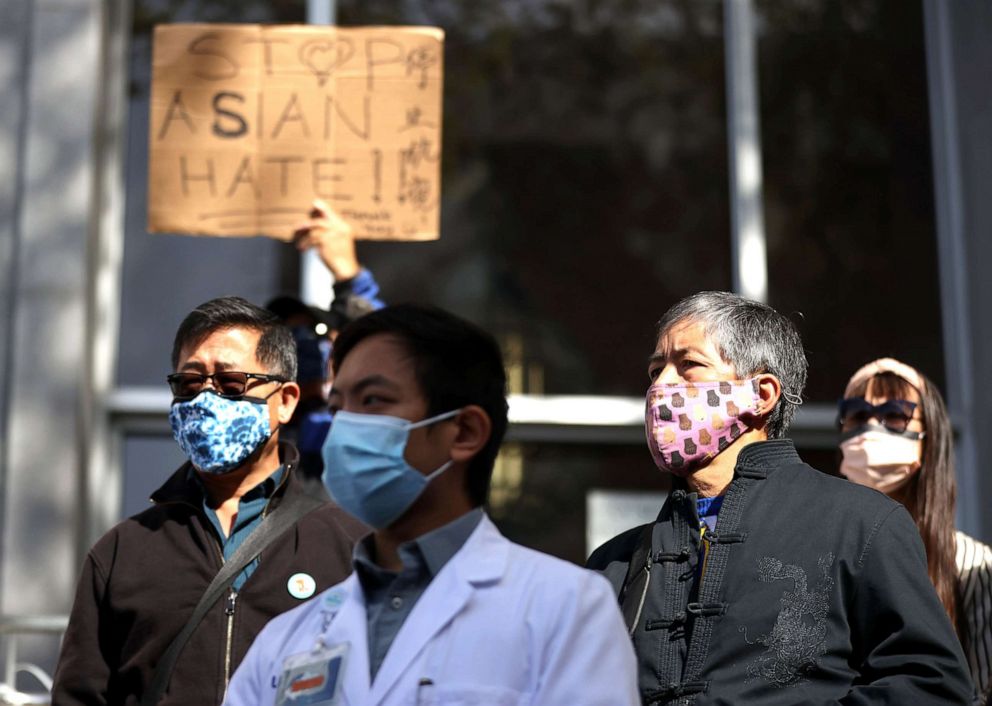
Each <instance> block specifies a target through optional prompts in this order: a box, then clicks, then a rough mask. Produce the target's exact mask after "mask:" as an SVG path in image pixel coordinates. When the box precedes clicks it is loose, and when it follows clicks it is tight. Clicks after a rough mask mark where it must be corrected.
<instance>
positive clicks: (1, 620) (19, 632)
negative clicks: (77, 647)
mask: <svg viewBox="0 0 992 706" xmlns="http://www.w3.org/2000/svg"><path fill="white" fill-rule="evenodd" d="M68 624H69V616H67V615H6V616H0V643H2V648H3V654H4V668H3V682H0V706H21V705H22V704H49V703H51V690H52V677H51V676H50V675H49V674H48V673H47V672H46V671H45V670H44V669H42V668H41V667H39V666H38V665H36V664H31V663H30V662H19V661H18V649H17V648H18V645H17V642H18V640H19V638H21V637H24V636H27V635H59V636H61V635H62V633H64V632H65V629H66V626H67V625H68ZM21 673H23V674H29V675H31V676H32V677H34V679H35V680H36V681H37V682H38V685H39V686H40V687H41V688H42V689H44V691H38V692H25V691H19V690H18V689H17V675H18V674H21Z"/></svg>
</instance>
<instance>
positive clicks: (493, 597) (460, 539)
mask: <svg viewBox="0 0 992 706" xmlns="http://www.w3.org/2000/svg"><path fill="white" fill-rule="evenodd" d="M333 365H334V373H335V376H334V387H333V389H332V391H331V395H330V400H331V408H332V410H333V412H334V423H333V425H332V427H331V432H330V434H329V435H328V437H327V441H326V442H325V444H324V449H323V452H324V459H325V466H326V468H327V470H326V471H325V482H326V484H327V486H328V489H329V490H330V492H331V494H332V495H333V496H334V497H335V499H336V500H337V501H338V502H339V503H340V504H341V506H342V507H343V508H344V509H345V510H347V511H348V512H350V513H352V514H353V515H354V516H355V517H356V518H358V519H361V520H362V521H363V522H365V523H366V524H369V525H371V526H372V527H373V528H374V530H375V531H374V532H373V533H372V534H370V535H368V536H366V537H365V538H364V539H362V540H361V541H360V542H359V543H358V544H357V545H356V547H355V552H354V558H353V565H354V568H355V571H354V573H353V574H352V575H351V576H350V577H349V578H348V579H346V580H345V581H343V582H341V583H339V584H338V585H336V586H334V587H332V588H330V589H328V590H327V591H325V592H323V593H322V594H320V595H318V596H316V597H315V598H314V599H313V600H312V601H310V602H308V603H306V604H305V605H303V606H300V607H299V608H298V609H296V610H293V611H291V612H289V613H286V614H284V615H282V616H279V617H278V618H276V619H275V620H273V621H272V622H271V623H269V624H268V625H267V626H266V627H265V629H264V630H263V631H262V632H261V634H260V635H259V636H258V638H257V639H256V640H255V643H254V644H253V645H252V647H251V649H250V650H249V651H248V654H247V656H246V657H245V660H244V661H243V662H242V665H241V667H240V668H239V669H238V671H237V672H236V673H235V675H234V678H233V679H232V680H231V686H230V689H229V690H228V694H227V699H226V700H225V704H226V705H227V706H259V705H264V706H273V705H276V704H277V705H278V706H286V705H288V704H302V703H313V704H316V703H321V704H338V703H342V704H344V703H347V704H362V705H363V706H375V705H383V706H385V705H387V704H414V703H425V704H426V703H450V704H468V703H472V704H524V703H527V704H540V705H541V706H557V705H561V706H565V705H566V704H567V705H568V706H572V705H574V704H583V705H585V706H594V705H599V706H634V705H635V704H640V699H639V696H638V694H637V686H636V675H635V664H634V654H633V650H632V648H631V643H630V639H629V638H628V637H627V634H626V632H625V630H624V628H623V622H622V620H621V617H620V613H619V611H618V609H617V606H616V602H615V600H614V599H613V597H612V595H611V592H610V587H609V584H608V583H607V582H606V581H605V580H604V579H603V578H602V577H600V576H597V575H596V574H594V573H593V572H590V571H586V570H584V569H580V568H578V567H576V566H573V565H571V564H568V563H566V562H564V561H561V560H558V559H554V558H552V557H549V556H546V555H544V554H541V553H539V552H535V551H532V550H529V549H525V548H524V547H521V546H518V545H516V544H514V543H512V542H510V541H508V540H507V539H505V538H504V537H503V536H502V535H501V534H500V533H499V531H498V530H497V529H496V527H495V526H494V525H493V524H492V522H491V521H490V520H489V518H488V517H487V516H486V514H485V512H484V511H483V509H482V505H483V504H484V503H485V500H486V496H487V494H488V490H489V482H490V477H491V475H492V470H493V464H494V462H495V459H496V454H497V452H498V450H499V445H500V442H501V440H502V438H503V434H504V432H505V430H506V426H507V403H506V374H505V372H504V369H503V362H502V358H501V355H500V352H499V346H498V345H497V344H496V342H495V340H494V339H493V338H492V337H491V336H490V335H488V334H487V333H485V332H483V331H481V330H480V329H478V328H476V327H475V326H473V325H471V324H469V323H468V322H466V321H463V320H461V319H459V318H457V317H455V316H453V315H451V314H448V313H446V312H443V311H440V310H437V309H429V308H423V307H418V306H412V305H404V306H392V307H386V308H384V309H381V310H379V311H376V312H373V313H371V314H368V315H366V316H364V317H362V318H361V319H358V320H357V321H355V322H354V323H352V324H351V325H349V326H348V327H347V328H345V329H344V330H343V331H342V332H341V334H340V336H338V338H337V341H336V342H335V346H334V353H333Z"/></svg>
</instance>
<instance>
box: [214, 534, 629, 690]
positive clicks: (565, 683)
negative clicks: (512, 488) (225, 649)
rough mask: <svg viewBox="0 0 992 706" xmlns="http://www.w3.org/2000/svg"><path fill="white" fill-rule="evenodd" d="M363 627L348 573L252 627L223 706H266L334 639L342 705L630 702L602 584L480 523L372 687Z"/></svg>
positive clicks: (619, 627) (617, 629)
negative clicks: (341, 655)
mask: <svg viewBox="0 0 992 706" xmlns="http://www.w3.org/2000/svg"><path fill="white" fill-rule="evenodd" d="M387 610H388V607H387ZM367 627H368V621H367V617H366V613H365V598H364V595H363V592H362V589H361V584H360V583H359V582H358V579H357V577H356V576H355V574H352V575H351V576H350V577H348V578H347V579H346V580H344V581H343V582H341V583H340V584H338V585H337V586H334V587H332V588H329V589H328V590H326V591H324V592H323V593H321V594H319V595H318V596H316V597H315V598H313V599H312V600H310V601H308V602H307V603H304V604H303V605H301V606H299V607H298V608H295V609H293V610H291V611H289V612H288V613H285V614H283V615H280V616H278V617H276V618H274V619H273V620H272V621H271V622H270V623H269V624H268V625H267V626H266V627H265V629H264V630H262V632H261V633H260V634H259V635H258V637H257V638H256V640H255V642H254V644H253V645H252V646H251V648H250V649H249V650H248V654H247V655H246V656H245V659H244V661H243V662H242V663H241V666H240V667H239V668H238V670H237V671H236V672H235V674H234V677H233V678H232V680H231V684H230V687H229V688H228V692H227V698H226V699H225V701H224V704H225V706H260V705H264V706H271V705H272V704H273V703H274V702H275V698H276V694H277V691H276V688H277V685H278V683H279V679H280V677H281V675H282V673H283V660H285V659H286V658H287V657H289V656H291V655H299V654H302V653H306V652H308V651H311V650H313V649H314V647H315V646H316V645H318V644H323V645H326V646H330V647H333V646H339V645H342V644H343V643H350V649H349V652H348V657H347V661H346V662H345V663H344V667H343V670H344V673H343V677H342V685H341V692H340V694H341V696H340V703H341V704H342V705H345V704H347V705H348V706H387V705H388V706H392V705H393V704H396V705H400V704H403V705H404V706H415V705H418V704H419V705H421V706H426V705H427V704H446V705H450V706H454V705H456V704H459V705H460V704H464V705H469V704H472V705H476V704H478V705H480V706H481V705H483V704H485V705H486V706H520V705H524V704H528V705H532V706H557V705H560V706H585V705H588V706H593V705H601V706H626V705H628V704H629V705H630V706H639V704H640V697H639V696H638V691H637V671H636V663H635V658H634V651H633V647H632V644H631V641H630V638H629V637H628V636H627V632H626V629H625V628H624V625H623V619H622V618H621V616H620V611H619V609H618V607H617V601H616V597H615V596H614V594H613V591H612V590H611V588H610V586H609V584H608V583H607V581H606V579H604V578H603V577H602V576H600V575H598V574H595V573H593V572H591V571H587V570H585V569H580V568H579V567H577V566H574V565H572V564H569V563H567V562H564V561H561V560H559V559H555V558H553V557H550V556H547V555H546V554H541V553H539V552H536V551H533V550H530V549H526V548H524V547H521V546H519V545H517V544H513V543H512V542H510V541H509V540H507V539H506V538H504V537H503V536H502V535H500V533H499V531H498V530H497V529H496V527H495V526H494V525H493V524H492V522H490V520H489V518H488V517H483V518H482V520H481V522H480V523H479V526H478V527H476V529H475V530H474V531H473V533H472V535H471V536H470V537H469V539H468V540H467V541H466V543H465V545H464V546H463V547H462V548H461V549H460V550H459V551H458V552H457V553H456V554H455V555H454V556H453V557H452V558H451V560H450V561H449V562H448V563H447V564H446V565H445V566H444V568H443V569H442V570H441V572H440V573H439V574H438V575H437V576H436V577H435V578H434V580H433V581H432V582H431V584H430V585H429V586H428V587H427V589H426V591H424V593H423V595H422V596H421V597H420V599H419V600H418V601H417V604H416V605H415V606H414V608H413V610H412V612H411V613H410V615H409V616H408V617H407V619H406V622H404V623H403V626H402V627H401V628H400V630H399V632H398V633H397V635H396V639H395V640H394V641H393V644H392V645H391V646H390V648H389V651H388V653H387V654H386V657H385V660H384V661H383V663H382V666H381V668H380V669H379V671H378V673H377V674H376V678H375V681H374V682H372V683H371V684H370V683H369V650H368V642H367Z"/></svg>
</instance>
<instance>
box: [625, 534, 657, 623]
mask: <svg viewBox="0 0 992 706" xmlns="http://www.w3.org/2000/svg"><path fill="white" fill-rule="evenodd" d="M653 529H654V523H653V522H649V523H648V524H647V525H645V526H644V529H643V530H642V531H641V533H640V536H639V537H638V539H637V548H636V549H635V550H634V553H633V555H632V556H631V557H630V564H628V565H627V575H626V576H625V577H624V580H623V588H622V589H621V593H620V609H621V611H622V612H623V620H624V622H625V623H626V624H627V632H628V634H630V635H631V636H633V634H634V630H635V629H636V628H637V623H638V621H639V620H640V618H641V610H642V609H643V608H644V599H645V598H646V597H647V595H648V584H649V583H650V581H651V535H652V531H653Z"/></svg>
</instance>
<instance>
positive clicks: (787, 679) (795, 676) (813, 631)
mask: <svg viewBox="0 0 992 706" xmlns="http://www.w3.org/2000/svg"><path fill="white" fill-rule="evenodd" d="M818 563H819V569H820V573H821V577H820V581H819V582H818V584H817V585H816V587H815V588H813V589H812V590H811V589H810V588H809V585H808V582H807V579H806V572H805V571H803V569H802V568H801V567H799V566H795V565H793V564H783V563H782V562H781V561H779V560H778V559H775V558H773V557H764V558H762V559H760V560H759V561H758V579H759V580H761V581H762V582H765V583H769V582H772V581H784V580H791V581H792V582H793V589H792V590H791V591H790V590H786V591H785V592H784V593H783V594H782V599H781V604H782V610H781V612H780V613H779V614H778V618H776V619H775V625H774V626H773V627H772V631H771V632H770V633H769V634H767V635H762V636H760V637H759V638H758V639H757V640H756V642H757V643H758V644H761V645H764V646H765V647H767V648H768V649H766V650H765V651H764V652H763V653H762V654H760V655H759V656H758V657H757V659H755V660H754V661H753V662H751V663H750V664H749V665H748V666H747V674H748V680H752V679H758V678H763V679H766V680H768V682H770V683H771V684H772V685H774V686H778V687H784V686H794V685H796V684H799V683H801V682H803V681H806V679H808V678H809V676H810V674H811V673H812V672H813V671H814V670H815V669H816V664H817V659H819V658H820V657H821V656H822V655H823V654H824V653H825V652H826V649H827V610H828V608H829V606H830V592H831V591H832V590H833V587H834V580H833V578H832V577H831V576H830V569H831V567H832V566H833V563H834V555H833V554H827V555H826V556H823V557H820V560H819V562H818ZM741 630H742V631H744V628H741ZM746 639H747V636H746V634H745V640H746ZM752 644H753V643H752Z"/></svg>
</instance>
